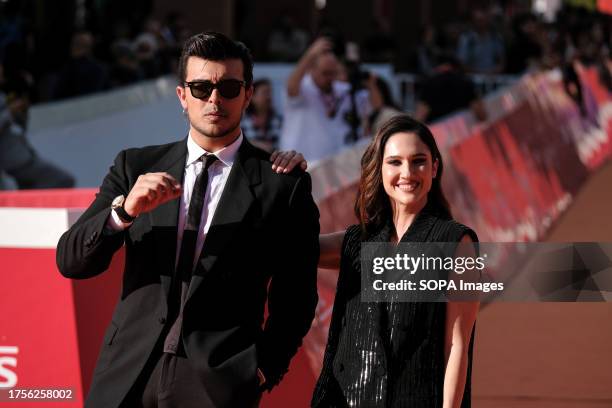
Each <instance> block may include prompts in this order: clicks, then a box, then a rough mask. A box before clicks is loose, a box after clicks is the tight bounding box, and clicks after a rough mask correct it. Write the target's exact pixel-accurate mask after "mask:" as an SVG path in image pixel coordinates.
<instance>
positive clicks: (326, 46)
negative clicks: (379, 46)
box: [280, 37, 370, 161]
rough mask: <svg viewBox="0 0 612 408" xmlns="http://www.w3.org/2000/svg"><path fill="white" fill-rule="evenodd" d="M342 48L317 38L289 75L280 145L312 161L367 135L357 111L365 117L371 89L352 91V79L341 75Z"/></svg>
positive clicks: (361, 116)
mask: <svg viewBox="0 0 612 408" xmlns="http://www.w3.org/2000/svg"><path fill="white" fill-rule="evenodd" d="M337 48H338V47H334V44H333V42H332V41H331V40H330V39H329V38H325V37H321V38H318V39H317V40H316V41H315V42H314V43H313V44H312V45H311V46H310V47H309V48H308V49H307V50H306V52H305V53H304V55H303V56H302V58H300V60H299V61H298V63H297V65H296V67H295V69H294V70H293V72H292V73H291V75H290V77H289V80H288V81H287V95H286V101H285V109H284V115H285V120H284V122H283V128H282V131H281V140H280V149H281V150H297V151H299V152H301V153H302V154H303V155H304V157H305V158H306V160H308V161H317V160H320V159H323V158H325V157H328V156H331V155H333V154H335V153H338V152H339V151H340V150H342V149H343V148H344V147H345V146H346V145H347V144H348V143H351V142H352V141H353V140H354V139H356V138H358V137H360V136H362V135H363V129H362V127H361V126H356V125H355V123H357V121H356V119H355V116H357V117H359V118H363V117H365V116H366V115H367V113H368V112H369V110H370V108H369V101H368V93H367V91H366V90H364V89H361V90H359V91H356V92H353V97H354V98H353V97H352V96H351V88H352V87H351V84H350V83H349V82H346V81H342V80H340V76H341V70H342V65H341V63H340V60H339V59H338V56H337V54H339V53H338V52H337V51H335V52H334V50H335V49H337ZM353 99H354V103H353V101H352V100H353ZM352 134H357V137H352V136H351V135H352Z"/></svg>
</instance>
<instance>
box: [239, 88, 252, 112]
mask: <svg viewBox="0 0 612 408" xmlns="http://www.w3.org/2000/svg"><path fill="white" fill-rule="evenodd" d="M252 97H253V84H251V85H249V87H248V88H246V87H245V88H244V104H243V105H242V110H243V111H244V110H245V109H246V108H247V106H249V104H250V103H251V98H252Z"/></svg>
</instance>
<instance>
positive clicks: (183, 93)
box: [176, 85, 187, 110]
mask: <svg viewBox="0 0 612 408" xmlns="http://www.w3.org/2000/svg"><path fill="white" fill-rule="evenodd" d="M176 96H178V100H179V102H180V103H181V106H182V107H183V110H187V89H186V88H185V87H183V86H180V85H178V86H177V87H176Z"/></svg>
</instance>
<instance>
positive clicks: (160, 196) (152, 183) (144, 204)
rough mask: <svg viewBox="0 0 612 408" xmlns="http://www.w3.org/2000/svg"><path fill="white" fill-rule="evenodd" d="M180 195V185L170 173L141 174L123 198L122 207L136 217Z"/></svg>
mask: <svg viewBox="0 0 612 408" xmlns="http://www.w3.org/2000/svg"><path fill="white" fill-rule="evenodd" d="M180 195H181V185H180V184H179V182H178V181H176V179H175V178H174V177H172V176H171V175H170V174H168V173H146V174H141V175H140V176H138V179H137V180H136V183H135V184H134V187H132V190H130V193H129V194H128V196H127V198H126V199H125V203H124V205H123V208H124V209H125V211H126V212H127V213H128V214H129V215H131V216H132V217H137V216H138V215H140V214H142V213H146V212H149V211H151V210H153V209H155V208H157V207H158V206H160V205H162V204H163V203H165V202H167V201H170V200H173V199H175V198H177V197H180Z"/></svg>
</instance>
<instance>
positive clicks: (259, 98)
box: [251, 84, 272, 108]
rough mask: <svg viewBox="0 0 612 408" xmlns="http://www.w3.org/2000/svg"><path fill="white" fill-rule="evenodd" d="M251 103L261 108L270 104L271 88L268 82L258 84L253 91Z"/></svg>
mask: <svg viewBox="0 0 612 408" xmlns="http://www.w3.org/2000/svg"><path fill="white" fill-rule="evenodd" d="M251 103H253V104H255V106H257V107H260V108H263V107H270V106H271V105H272V88H270V85H268V84H260V85H259V86H258V87H257V89H255V91H254V92H253V98H252V99H251Z"/></svg>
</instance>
